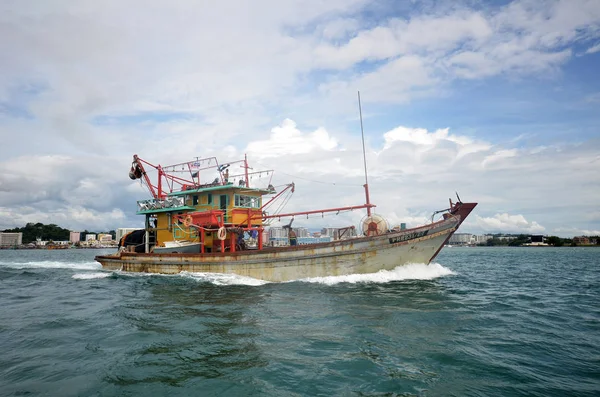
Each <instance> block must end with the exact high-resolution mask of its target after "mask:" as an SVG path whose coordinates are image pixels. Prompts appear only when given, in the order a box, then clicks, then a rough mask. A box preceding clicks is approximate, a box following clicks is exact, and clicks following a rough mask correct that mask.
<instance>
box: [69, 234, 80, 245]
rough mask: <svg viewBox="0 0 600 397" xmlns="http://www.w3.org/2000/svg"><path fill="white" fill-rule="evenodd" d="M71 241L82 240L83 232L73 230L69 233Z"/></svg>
mask: <svg viewBox="0 0 600 397" xmlns="http://www.w3.org/2000/svg"><path fill="white" fill-rule="evenodd" d="M69 241H70V242H72V243H78V242H80V241H81V232H71V233H70V234H69Z"/></svg>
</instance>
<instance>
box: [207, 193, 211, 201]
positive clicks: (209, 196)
mask: <svg viewBox="0 0 600 397" xmlns="http://www.w3.org/2000/svg"><path fill="white" fill-rule="evenodd" d="M207 197H208V204H212V193H208V196H207Z"/></svg>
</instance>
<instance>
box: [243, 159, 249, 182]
mask: <svg viewBox="0 0 600 397" xmlns="http://www.w3.org/2000/svg"><path fill="white" fill-rule="evenodd" d="M244 173H245V174H246V187H250V180H249V179H248V155H247V154H246V153H244Z"/></svg>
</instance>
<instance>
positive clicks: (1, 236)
mask: <svg viewBox="0 0 600 397" xmlns="http://www.w3.org/2000/svg"><path fill="white" fill-rule="evenodd" d="M21 244H23V233H21V232H19V233H5V232H0V247H14V246H17V245H21Z"/></svg>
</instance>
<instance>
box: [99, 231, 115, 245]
mask: <svg viewBox="0 0 600 397" xmlns="http://www.w3.org/2000/svg"><path fill="white" fill-rule="evenodd" d="M98 241H100V242H101V243H108V242H109V241H112V235H110V234H105V233H100V234H98Z"/></svg>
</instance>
